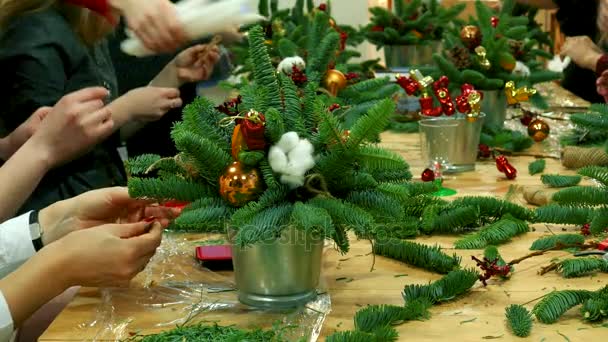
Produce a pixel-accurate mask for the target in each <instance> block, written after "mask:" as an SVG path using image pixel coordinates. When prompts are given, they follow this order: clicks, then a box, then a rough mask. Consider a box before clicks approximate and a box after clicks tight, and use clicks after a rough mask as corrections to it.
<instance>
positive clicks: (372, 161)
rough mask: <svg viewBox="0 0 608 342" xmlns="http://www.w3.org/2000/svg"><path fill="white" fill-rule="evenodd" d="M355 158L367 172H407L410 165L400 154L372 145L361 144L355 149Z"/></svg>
mask: <svg viewBox="0 0 608 342" xmlns="http://www.w3.org/2000/svg"><path fill="white" fill-rule="evenodd" d="M357 160H358V161H359V163H360V164H361V166H362V167H363V168H364V169H365V170H366V171H368V172H374V171H385V172H387V171H388V172H390V171H391V170H395V171H402V172H407V171H408V170H409V167H410V166H409V164H408V163H407V162H406V161H405V160H404V159H403V157H402V156H401V155H400V154H398V153H395V152H393V151H389V150H387V149H384V148H381V147H378V146H373V145H368V146H362V147H361V148H360V149H359V150H358V151H357Z"/></svg>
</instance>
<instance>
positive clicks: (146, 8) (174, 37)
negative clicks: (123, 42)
mask: <svg viewBox="0 0 608 342" xmlns="http://www.w3.org/2000/svg"><path fill="white" fill-rule="evenodd" d="M110 5H111V6H112V7H114V8H116V9H117V10H119V11H120V12H121V13H122V15H123V16H124V17H125V18H126V20H127V26H128V27H129V28H130V29H131V30H132V31H133V32H134V33H135V35H137V37H139V39H140V40H141V41H142V43H143V44H144V46H146V47H147V48H148V49H150V50H152V51H156V52H173V51H175V50H176V49H177V48H178V47H180V46H182V45H184V44H185V42H186V41H187V36H186V33H185V31H184V29H183V27H182V24H181V23H180V22H179V20H178V18H177V11H176V9H175V5H174V4H172V3H171V2H170V1H169V0H110Z"/></svg>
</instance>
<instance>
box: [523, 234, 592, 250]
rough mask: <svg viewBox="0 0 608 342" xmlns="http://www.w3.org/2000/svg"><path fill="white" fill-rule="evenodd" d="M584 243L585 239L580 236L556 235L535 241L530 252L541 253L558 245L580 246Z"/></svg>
mask: <svg viewBox="0 0 608 342" xmlns="http://www.w3.org/2000/svg"><path fill="white" fill-rule="evenodd" d="M584 243H585V237H584V236H582V235H581V234H557V235H551V236H546V237H542V238H540V239H537V240H535V241H534V242H533V243H532V246H530V250H532V251H542V250H547V249H551V248H555V247H556V246H558V245H562V246H574V245H582V244H584Z"/></svg>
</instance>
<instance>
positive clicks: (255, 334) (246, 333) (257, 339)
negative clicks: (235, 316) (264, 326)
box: [127, 324, 288, 342]
mask: <svg viewBox="0 0 608 342" xmlns="http://www.w3.org/2000/svg"><path fill="white" fill-rule="evenodd" d="M127 341H137V342H169V341H180V342H181V341H197V342H217V341H235V342H236V341H248V342H267V341H276V342H283V341H285V342H287V341H288V339H286V338H284V337H283V336H282V334H281V332H280V331H274V330H267V331H265V330H261V329H256V330H242V329H238V328H236V327H233V326H219V325H205V324H196V325H189V326H180V327H177V328H175V329H172V330H169V331H165V332H163V333H160V334H156V335H147V336H135V337H133V338H131V339H128V340H127Z"/></svg>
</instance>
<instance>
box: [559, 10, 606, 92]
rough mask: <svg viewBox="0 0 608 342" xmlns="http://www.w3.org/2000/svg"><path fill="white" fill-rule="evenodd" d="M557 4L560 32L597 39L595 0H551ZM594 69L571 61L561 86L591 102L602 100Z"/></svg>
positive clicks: (595, 40)
mask: <svg viewBox="0 0 608 342" xmlns="http://www.w3.org/2000/svg"><path fill="white" fill-rule="evenodd" d="M553 1H554V2H555V4H556V5H558V6H559V10H558V11H557V14H556V17H557V20H558V22H559V24H560V28H561V30H562V32H563V33H564V34H565V35H566V36H569V37H574V36H588V37H589V38H591V40H593V41H594V42H597V41H598V38H599V32H598V29H597V10H598V1H597V0H585V1H582V0H553ZM596 79H597V75H596V74H595V72H594V71H591V70H588V69H583V68H581V67H579V66H577V65H576V64H574V63H571V64H570V65H569V66H568V67H567V68H566V70H564V80H563V81H562V86H563V87H564V88H566V89H568V90H570V91H571V92H573V93H574V94H576V95H577V96H579V97H581V98H583V99H585V100H587V101H589V102H592V103H598V102H602V103H603V102H604V99H603V98H602V96H600V95H599V94H598V93H597V89H596V87H595V81H596Z"/></svg>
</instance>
